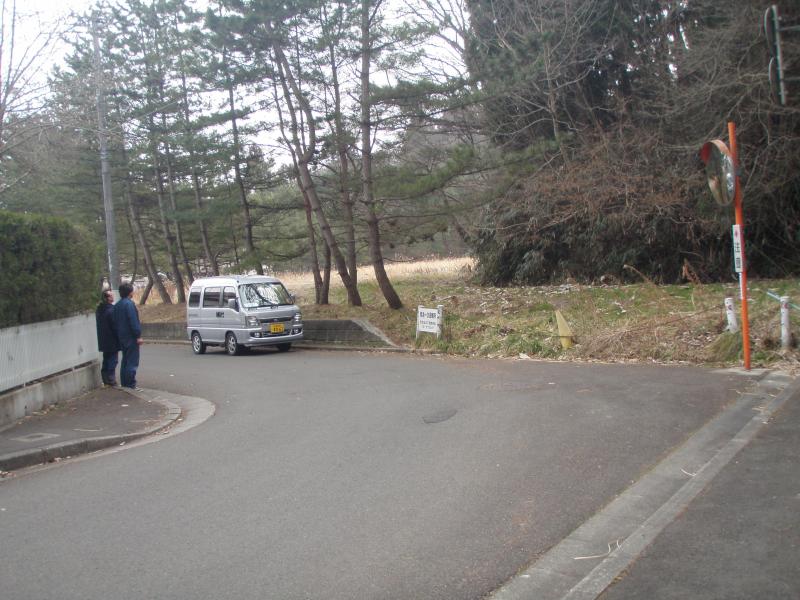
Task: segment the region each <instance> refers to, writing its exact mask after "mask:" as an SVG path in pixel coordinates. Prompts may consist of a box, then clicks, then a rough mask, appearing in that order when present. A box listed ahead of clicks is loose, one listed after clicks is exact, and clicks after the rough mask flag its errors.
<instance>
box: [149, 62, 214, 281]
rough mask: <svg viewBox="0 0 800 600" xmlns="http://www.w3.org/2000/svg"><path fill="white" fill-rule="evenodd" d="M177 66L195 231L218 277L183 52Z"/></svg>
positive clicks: (212, 269)
mask: <svg viewBox="0 0 800 600" xmlns="http://www.w3.org/2000/svg"><path fill="white" fill-rule="evenodd" d="M179 64H180V76H181V94H182V98H183V118H184V133H185V134H186V140H187V143H186V146H187V150H188V151H189V163H190V165H191V167H190V171H191V175H192V192H193V194H194V207H195V210H196V211H197V229H198V230H199V232H200V242H201V243H202V245H203V253H204V254H205V255H206V260H207V261H208V264H209V265H211V272H212V274H214V275H219V264H218V263H217V257H216V256H215V255H214V252H213V251H212V250H211V243H210V242H209V240H208V223H207V222H206V219H205V217H204V216H203V212H204V210H205V206H204V203H203V195H202V191H201V186H200V177H199V176H198V174H197V155H196V152H195V148H194V135H192V131H191V111H190V110H189V92H188V89H187V86H186V71H185V68H184V65H183V50H180V51H179ZM162 87H163V80H162ZM165 129H166V125H165Z"/></svg>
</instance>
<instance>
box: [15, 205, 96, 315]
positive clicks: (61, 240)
mask: <svg viewBox="0 0 800 600" xmlns="http://www.w3.org/2000/svg"><path fill="white" fill-rule="evenodd" d="M100 273H101V260H100V252H99V251H98V247H97V245H96V243H95V242H94V241H93V240H92V239H91V238H90V237H89V236H88V234H86V233H85V232H83V231H81V230H79V229H78V228H76V227H75V226H73V225H71V224H70V223H69V222H67V221H65V220H63V219H59V218H54V217H46V216H42V215H29V214H19V213H11V212H8V211H0V328H3V327H11V326H14V325H24V324H26V323H36V322H40V321H49V320H52V319H59V318H64V317H69V316H72V315H74V314H77V313H80V312H83V311H86V310H89V309H91V307H92V306H93V305H94V304H95V303H96V301H97V298H98V294H99V289H98V282H99V281H100V276H101V275H100Z"/></svg>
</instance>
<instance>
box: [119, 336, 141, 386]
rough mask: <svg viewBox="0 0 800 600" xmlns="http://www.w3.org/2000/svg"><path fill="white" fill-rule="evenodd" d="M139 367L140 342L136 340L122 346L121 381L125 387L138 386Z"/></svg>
mask: <svg viewBox="0 0 800 600" xmlns="http://www.w3.org/2000/svg"><path fill="white" fill-rule="evenodd" d="M138 368H139V344H137V343H136V340H133V342H132V343H128V344H126V345H124V346H123V347H122V364H121V365H120V368H119V378H120V383H121V384H122V386H123V387H129V388H135V387H136V369H138Z"/></svg>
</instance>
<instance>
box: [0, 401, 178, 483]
mask: <svg viewBox="0 0 800 600" xmlns="http://www.w3.org/2000/svg"><path fill="white" fill-rule="evenodd" d="M118 389H120V390H122V391H124V392H126V393H128V394H131V395H132V396H136V397H137V398H139V399H140V400H149V401H152V402H157V403H159V404H161V405H162V406H164V407H165V408H166V409H167V413H166V414H165V415H164V417H162V418H161V419H160V420H159V422H158V423H156V424H155V425H152V426H150V427H147V428H145V429H142V430H141V431H136V432H133V433H124V434H117V435H107V436H98V437H90V438H83V439H81V440H73V441H70V442H61V443H57V444H51V445H49V446H45V447H43V448H34V449H31V450H21V451H19V452H11V453H8V454H4V455H2V456H0V471H16V470H19V469H24V468H26V467H32V466H34V465H40V464H44V463H50V462H55V461H57V460H61V459H64V458H71V457H73V456H79V455H81V454H89V453H91V452H96V451H98V450H103V449H105V448H109V447H111V446H121V445H125V444H127V443H128V442H132V441H134V440H138V439H139V438H143V437H146V436H149V435H152V434H154V433H158V432H159V431H161V430H163V429H166V428H167V427H170V426H171V425H172V424H173V423H175V421H177V420H178V419H179V418H180V416H181V408H180V407H179V406H178V405H177V404H175V403H173V402H170V401H169V400H166V399H164V398H161V397H160V396H158V395H155V396H153V397H150V396H147V395H145V394H142V393H141V392H139V391H136V390H131V389H128V388H123V387H120V388H118Z"/></svg>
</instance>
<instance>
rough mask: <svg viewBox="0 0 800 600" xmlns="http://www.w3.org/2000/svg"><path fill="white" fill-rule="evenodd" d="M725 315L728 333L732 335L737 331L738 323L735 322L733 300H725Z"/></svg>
mask: <svg viewBox="0 0 800 600" xmlns="http://www.w3.org/2000/svg"><path fill="white" fill-rule="evenodd" d="M725 314H726V315H727V317H728V331H730V332H732V333H736V332H737V331H739V323H737V322H736V310H735V309H734V307H733V298H725Z"/></svg>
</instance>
